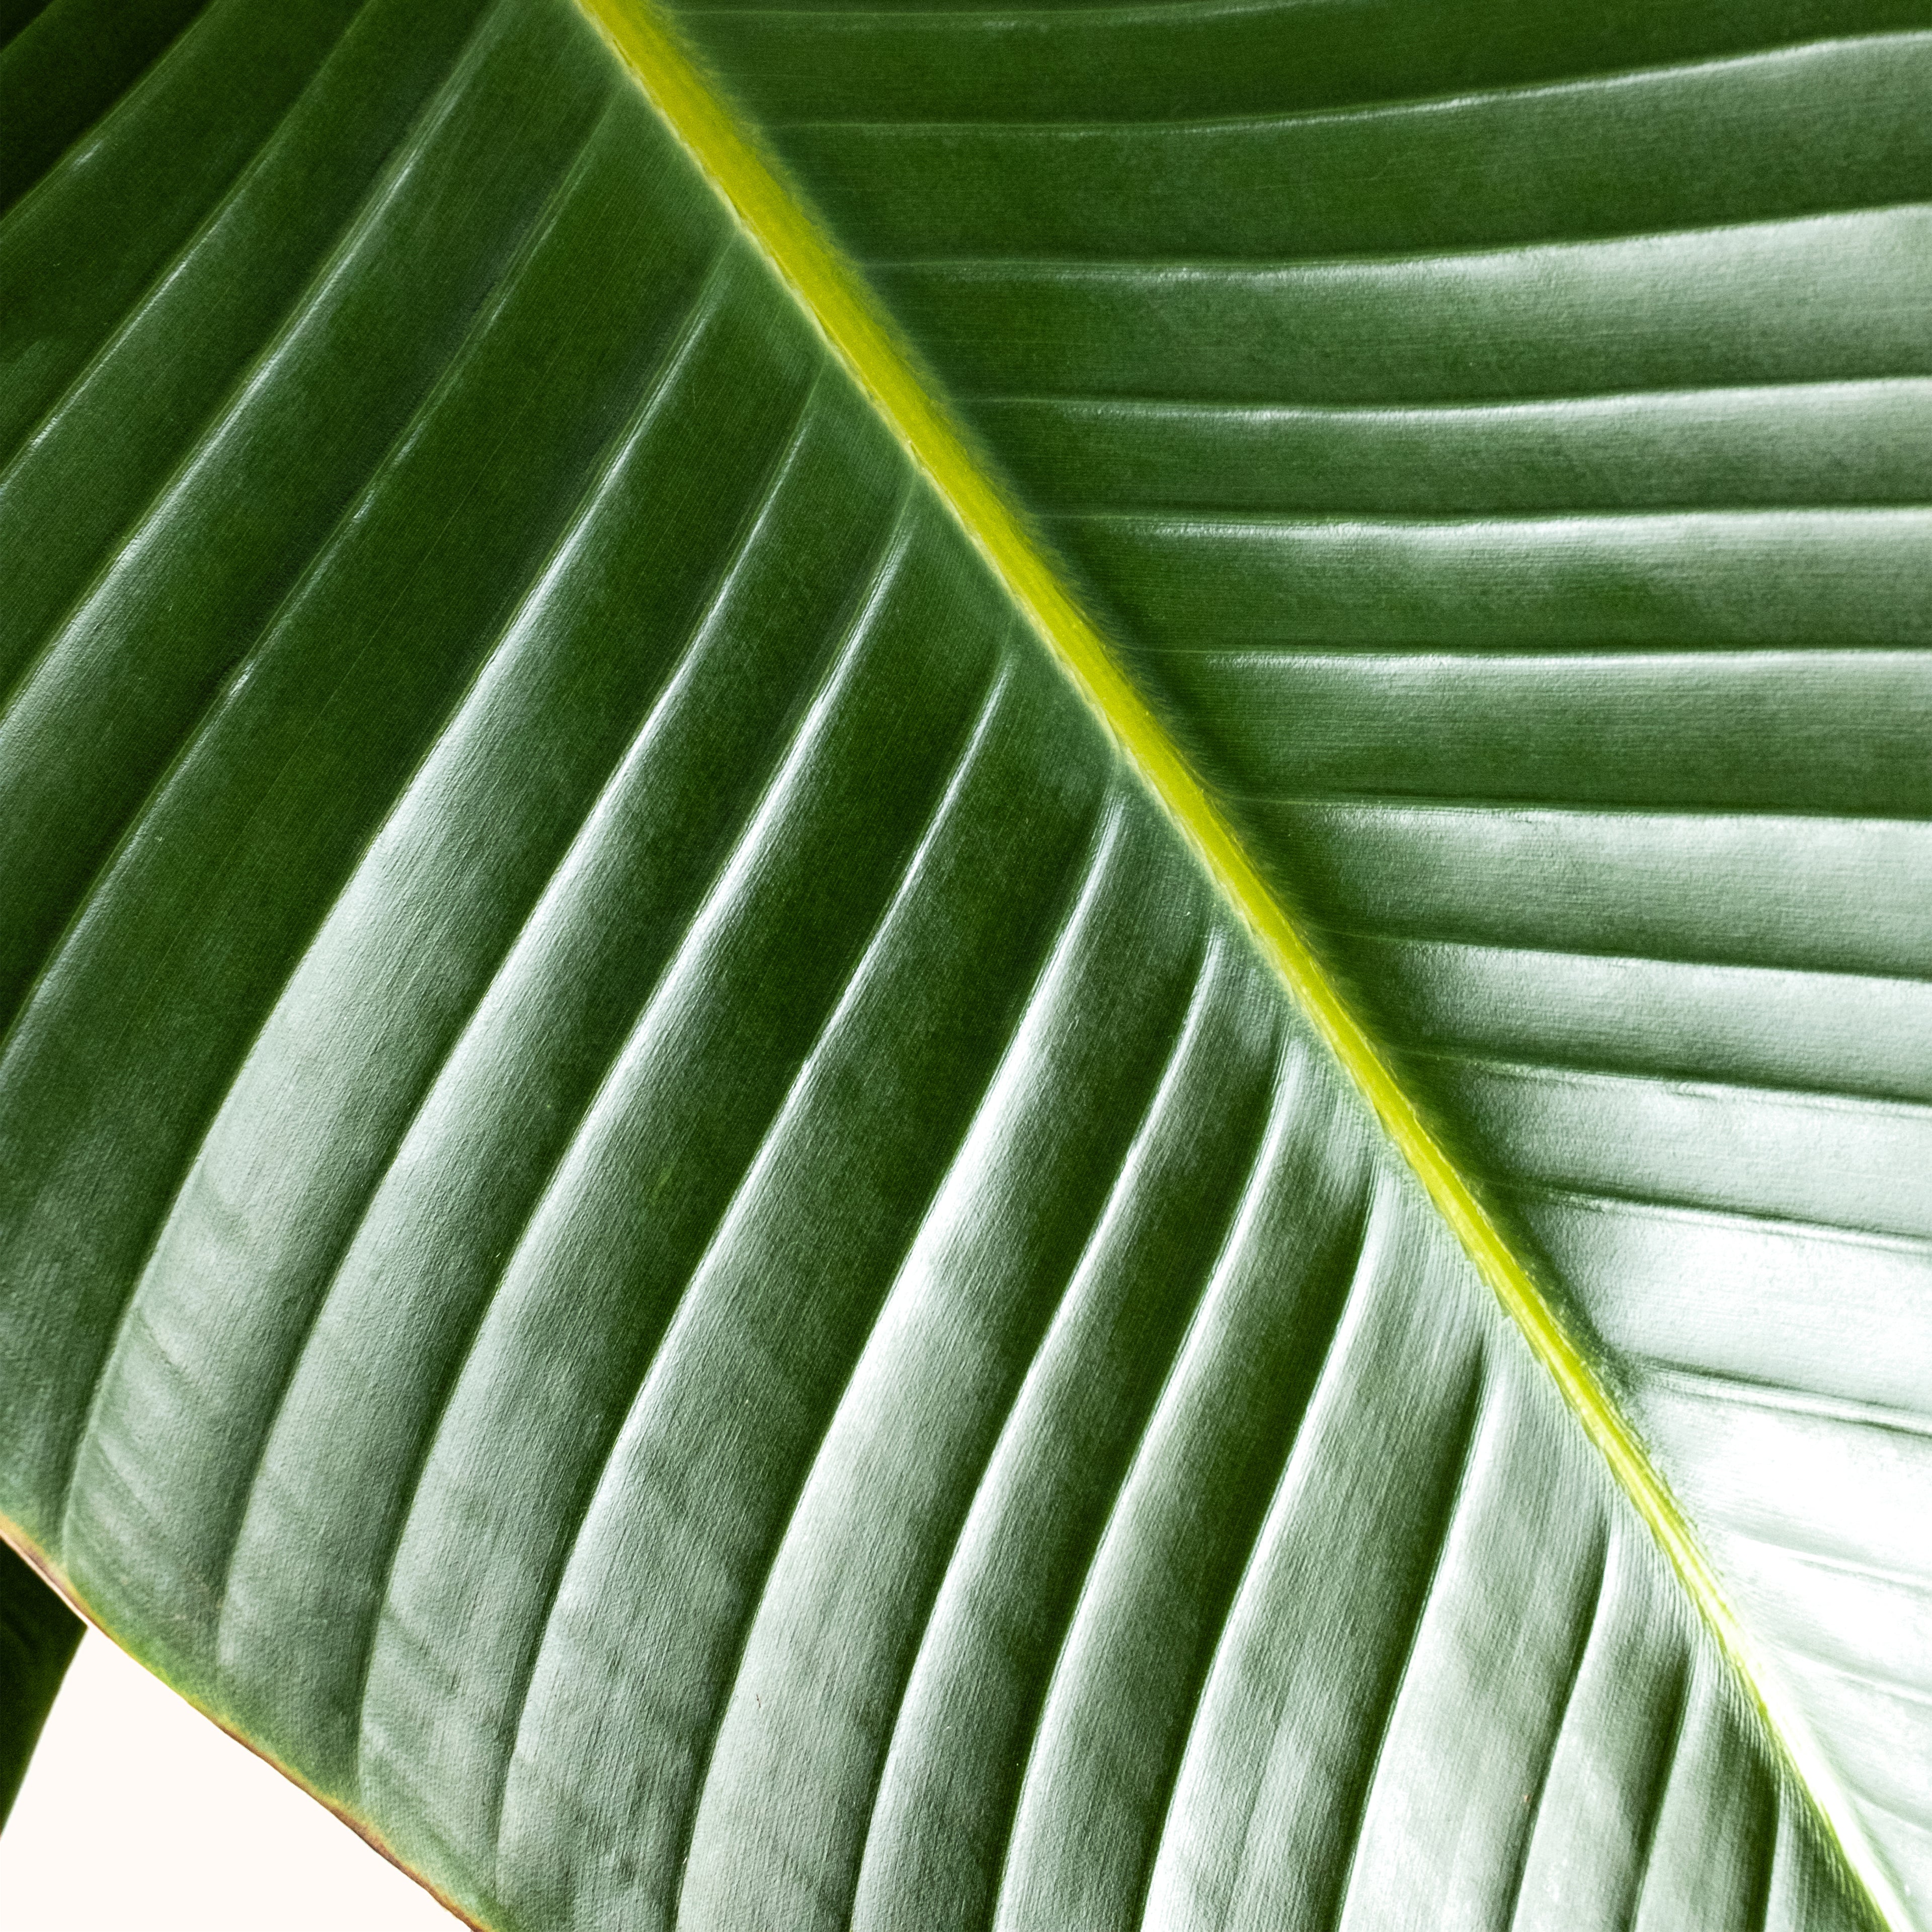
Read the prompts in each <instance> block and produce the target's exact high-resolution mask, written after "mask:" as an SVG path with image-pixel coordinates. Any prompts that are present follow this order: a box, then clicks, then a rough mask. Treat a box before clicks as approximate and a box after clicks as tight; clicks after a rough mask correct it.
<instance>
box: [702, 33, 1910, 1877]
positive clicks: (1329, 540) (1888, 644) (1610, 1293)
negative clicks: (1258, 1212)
mask: <svg viewBox="0 0 1932 1932" xmlns="http://www.w3.org/2000/svg"><path fill="white" fill-rule="evenodd" d="M1573 13H1574V17H1562V18H1559V17H1557V16H1556V13H1555V12H1554V11H1553V10H1547V9H1532V8H1527V7H1525V8H1521V9H1512V8H1508V7H1497V6H1495V5H1483V6H1474V5H1472V6H1466V7H1443V6H1441V5H1433V4H1430V5H1412V4H1405V0H1389V4H1385V5H1378V6H1374V7H1362V8H1355V9H1346V10H1344V9H1340V8H1308V7H1294V6H1280V7H1268V6H1263V7H1256V8H1244V9H1240V10H1226V11H1225V12H1216V11H1214V10H1205V9H1204V10H1193V9H1137V10H1136V9H1115V10H1103V11H1093V10H1085V9H1080V10H1073V11H1069V12H1064V13H1062V12H1055V13H1044V12H1035V13H1007V14H989V13H963V12H959V13H956V12H951V11H947V10H934V11H932V12H930V13H921V14H919V16H917V17H911V16H907V15H898V16H884V15H880V14H875V13H862V12H857V11H843V10H836V9H834V10H827V11H811V12H798V11H793V10H770V9H761V8H753V9H727V10H710V9H708V8H703V9H700V8H693V9H691V10H690V11H689V12H688V15H687V17H688V20H689V21H690V23H691V28H692V29H693V31H694V33H696V34H697V35H698V36H699V37H700V39H701V40H702V43H703V46H704V47H705V48H706V50H707V52H709V54H710V55H711V56H712V58H713V59H714V60H715V62H716V63H717V64H718V67H719V68H720V70H721V72H722V73H723V74H724V75H725V76H726V77H727V79H728V80H729V81H730V83H732V84H733V86H735V87H736V89H738V90H739V92H741V93H742V95H743V97H744V98H745V99H746V100H747V101H748V102H749V103H751V104H752V106H753V107H754V108H755V110H756V111H757V113H759V114H760V115H761V116H762V117H763V118H764V119H765V120H766V122H767V124H769V127H771V128H772V139H774V141H775V143H776V144H777V145H778V147H779V148H781V151H782V152H783V153H784V155H785V157H786V158H787V160H788V161H789V162H790V163H791V165H792V166H793V168H794V169H796V171H797V172H798V173H799V176H800V178H802V180H803V181H804V182H805V184H806V185H807V186H808V187H809V188H810V189H811V190H812V191H813V192H814V193H815V194H816V195H817V197H818V198H819V199H820V201H821V202H822V203H823V205H824V206H825V207H826V208H827V209H828V210H829V211H830V213H831V214H832V217H833V218H834V220H835V222H836V223H837V225H838V228H839V230H840V232H841V235H842V236H844V239H845V240H846V241H847V244H848V245H849V246H850V248H852V249H853V252H854V253H855V254H858V255H859V257H861V258H862V260H865V262H866V263H868V266H870V267H871V270H872V272H873V274H874V277H875V278H876V279H877V282H878V284H879V285H880V287H881V288H882V290H883V291H884V292H885V293H886V297H887V299H888V300H889V302H891V304H892V306H893V308H894V309H895V312H896V313H897V314H898V316H899V317H901V320H903V321H904V323H906V324H907V326H909V327H910V329H911V330H912V331H913V334H914V336H915V339H916V341H917V343H918V345H919V347H920V349H921V350H922V351H923V352H924V353H925V354H926V356H928V357H929V359H931V361H932V363H933V365H935V368H937V370H938V372H939V374H940V375H941V377H942V378H943V379H944V380H945V381H946V382H947V384H948V386H949V387H950V389H951V390H952V391H953V393H954V395H956V398H958V399H959V402H960V404H961V406H962V408H963V409H964V410H965V412H966V413H967V414H968V416H969V418H970V419H971V422H973V424H974V425H975V427H976V428H977V429H978V431H980V434H981V435H982V437H983V438H984V439H985V440H986V443H987V445H988V446H989V449H991V450H992V452H994V454H995V455H996V456H997V458H998V459H999V460H1001V461H1002V462H1003V463H1004V464H1005V465H1006V466H1007V468H1008V469H1010V472H1012V474H1013V476H1014V477H1015V478H1016V479H1017V481H1018V483H1019V487H1021V489H1022V491H1023V493H1024V494H1025V497H1026V499H1027V500H1028V502H1030V503H1031V505H1032V506H1033V507H1034V510H1035V511H1036V512H1037V514H1039V515H1040V517H1041V518H1042V519H1043V521H1044V522H1045V523H1046V526H1047V527H1048V528H1049V530H1050V531H1051V532H1052V535H1053V537H1054V538H1055V540H1056V541H1058V543H1059V544H1061V546H1062V547H1063V548H1064V550H1065V551H1066V553H1067V555H1068V556H1069V557H1070V559H1072V560H1073V562H1074V564H1075V565H1076V567H1077V568H1079V570H1080V571H1082V573H1083V574H1084V575H1085V578H1086V579H1087V580H1088V583H1089V584H1090V586H1091V590H1092V594H1094V595H1095V596H1096V597H1097V598H1098V599H1099V600H1100V601H1101V602H1102V603H1103V604H1104V606H1105V607H1107V608H1108V609H1109V610H1111V611H1112V613H1113V614H1114V616H1115V625H1114V628H1115V632H1116V634H1117V635H1118V636H1119V637H1121V639H1122V640H1124V642H1125V643H1127V645H1128V646H1129V647H1130V649H1131V651H1132V653H1133V662H1134V664H1135V666H1136V669H1137V670H1139V673H1140V674H1141V676H1142V678H1143V679H1144V680H1145V682H1146V683H1147V684H1148V686H1149V687H1150V688H1151V689H1152V690H1153V691H1155V692H1156V693H1157V694H1159V695H1160V697H1162V698H1163V699H1164V700H1165V703H1166V707H1167V709H1168V712H1169V716H1170V717H1171V718H1172V721H1173V722H1174V724H1175V728H1176V729H1177V730H1178V731H1179V732H1180V733H1181V735H1182V736H1183V737H1184V739H1185V740H1186V742H1188V743H1189V744H1190V745H1191V746H1192V747H1193V749H1194V751H1195V752H1196V756H1197V757H1198V758H1199V760H1200V762H1201V763H1202V766H1203V768H1204V769H1205V771H1206V772H1207V773H1208V775H1209V777H1210V778H1211V781H1213V782H1214V783H1215V784H1216V785H1217V787H1218V788H1219V789H1220V790H1221V792H1222V793H1223V795H1224V796H1227V797H1228V798H1229V799H1232V800H1235V801H1236V802H1237V803H1236V807H1235V808H1236V810H1237V811H1238V814H1239V815H1240V816H1241V818H1242V819H1243V820H1244V822H1245V824H1246V826H1247V831H1248V833H1249V837H1250V843H1251V844H1252V847H1253V849H1254V850H1255V851H1256V853H1257V854H1258V855H1259V856H1260V857H1261V858H1262V861H1263V862H1264V864H1265V865H1267V866H1268V868H1270V870H1271V872H1272V874H1273V875H1274V877H1275V879H1276V880H1277V882H1278V883H1279V885H1280V887H1281V889H1283V892H1284V893H1285V894H1286V895H1288V896H1289V897H1290V898H1292V899H1293V900H1295V901H1296V902H1298V904H1301V906H1302V907H1304V909H1305V910H1306V912H1307V915H1308V916H1309V917H1310V919H1311V922H1313V923H1314V924H1316V926H1319V929H1320V930H1321V932H1322V935H1323V936H1324V938H1325V942H1326V946H1327V949H1328V951H1329V953H1330V955H1331V958H1332V959H1334V962H1335V963H1336V965H1337V968H1338V970H1339V971H1340V973H1341V974H1342V975H1343V977H1345V979H1346V980H1347V981H1348V983H1349V984H1350V985H1351V986H1353V987H1354V988H1355V989H1356V991H1357V993H1358V997H1359V998H1361V1000H1362V1001H1363V1002H1364V1004H1365V1006H1367V1007H1368V1008H1369V1009H1370V1010H1371V1011H1372V1012H1373V1013H1375V1015H1376V1017H1377V1019H1378V1020H1379V1022H1380V1027H1381V1030H1382V1031H1383V1033H1384V1034H1385V1036H1386V1037H1389V1038H1391V1040H1394V1041H1395V1042H1397V1043H1400V1045H1401V1046H1403V1048H1405V1049H1406V1055H1405V1059H1406V1070H1407V1073H1408V1075H1409V1078H1410V1079H1411V1080H1412V1082H1413V1083H1414V1084H1415V1085H1416V1086H1417V1088H1418V1089H1419V1090H1420V1091H1423V1092H1424V1094H1426V1095H1427V1097H1428V1098H1429V1100H1430V1101H1431V1103H1433V1108H1434V1110H1435V1112H1436V1114H1437V1115H1438V1118H1440V1119H1441V1120H1442V1121H1443V1122H1444V1124H1445V1127H1447V1129H1448V1131H1449V1132H1450V1133H1451V1136H1452V1138H1453V1139H1454V1142H1455V1144H1456V1145H1457V1146H1458V1147H1459V1148H1460V1149H1461V1150H1462V1151H1463V1154H1464V1156H1465V1158H1466V1160H1468V1161H1469V1163H1470V1164H1471V1165H1472V1166H1474V1167H1476V1168H1477V1169H1478V1170H1479V1171H1481V1172H1483V1173H1484V1174H1485V1175H1487V1177H1488V1178H1490V1181H1491V1183H1492V1184H1493V1187H1495V1188H1496V1191H1497V1192H1498V1193H1499V1194H1501V1195H1502V1196H1503V1198H1505V1199H1507V1200H1508V1202H1510V1203H1511V1205H1512V1206H1513V1207H1514V1211H1515V1219H1516V1221H1517V1226H1518V1228H1519V1230H1520V1232H1521V1234H1522V1235H1523V1236H1524V1237H1525V1238H1526V1240H1527V1241H1529V1243H1530V1244H1533V1245H1534V1246H1535V1247H1538V1248H1540V1249H1541V1251H1542V1253H1544V1255H1545V1256H1547V1258H1548V1263H1549V1266H1548V1269H1547V1272H1549V1273H1550V1274H1552V1275H1553V1276H1554V1277H1556V1278H1557V1279H1559V1280H1562V1282H1563V1283H1565V1285H1566V1286H1568V1288H1569V1289H1570V1290H1571V1292H1573V1293H1574V1294H1575V1295H1577V1297H1578V1298H1580V1301H1581V1302H1582V1303H1583V1306H1584V1307H1585V1309H1586V1311H1587V1313H1588V1315H1589V1317H1590V1318H1591V1319H1592V1322H1593V1323H1594V1325H1595V1328H1596V1331H1597V1332H1598V1334H1599V1336H1600V1337H1601V1338H1602V1339H1603V1340H1604V1342H1605V1343H1607V1344H1608V1345H1609V1346H1610V1349H1611V1351H1612V1352H1613V1357H1614V1360H1615V1363H1616V1372H1617V1373H1618V1375H1619V1379H1620V1380H1621V1382H1622V1385H1623V1386H1624V1388H1625V1390H1626V1391H1627V1392H1628V1400H1629V1403H1630V1404H1631V1409H1632V1411H1633V1412H1634V1415H1635V1416H1636V1417H1637V1420H1638V1421H1639V1422H1640V1425H1641V1427H1643V1431H1644V1433H1645V1434H1646V1436H1647V1437H1648V1438H1649V1441H1650V1442H1651V1444H1652V1446H1653V1448H1654V1449H1655V1452H1656V1454H1658V1457H1660V1459H1661V1461H1662V1463H1663V1465H1664V1469H1665V1471H1666V1472H1667V1475H1669V1476H1670V1478H1672V1479H1673V1482H1674V1484H1675V1485H1676V1488H1677V1490H1678V1492H1679V1495H1680V1496H1682V1498H1683V1499H1685V1502H1687V1504H1688V1506H1689V1508H1690V1510H1691V1514H1692V1515H1693V1517H1694V1518H1695V1519H1696V1520H1697V1523H1698V1524H1699V1526H1700V1529H1702V1531H1703V1533H1704V1535H1705V1536H1706V1539H1707V1540H1708V1541H1709V1544H1710V1545H1711V1546H1712V1549H1713V1550H1714V1553H1715V1556H1716V1557H1717V1559H1718V1563H1719V1566H1720V1568H1721V1569H1722V1570H1723V1571H1724V1573H1725V1574H1726V1577H1727V1581H1728V1583H1730V1588H1731V1590H1732V1592H1733V1595H1734V1598H1735V1599H1736V1601H1737V1602H1738V1603H1739V1605H1740V1606H1741V1607H1742V1609H1743V1610H1744V1611H1745V1614H1746V1616H1747V1619H1748V1622H1751V1623H1752V1624H1753V1625H1754V1626H1755V1630H1756V1633H1757V1636H1758V1637H1759V1638H1760V1643H1761V1647H1762V1649H1763V1651H1764V1652H1766V1654H1767V1655H1768V1657H1769V1658H1770V1660H1771V1661H1773V1662H1774V1663H1775V1667H1777V1668H1778V1670H1781V1672H1782V1673H1784V1674H1785V1675H1786V1676H1787V1678H1788V1680H1789V1682H1790V1686H1791V1689H1792V1692H1793V1696H1794V1697H1795V1698H1796V1701H1797V1702H1799V1703H1800V1704H1801V1705H1802V1706H1803V1707H1804V1708H1805V1710H1806V1711H1807V1712H1808V1715H1809V1716H1810V1718H1811V1721H1812V1723H1813V1724H1814V1725H1815V1727H1817V1730H1819V1731H1820V1733H1821V1734H1822V1735H1823V1736H1824V1737H1825V1738H1826V1740H1827V1742H1829V1744H1831V1745H1832V1746H1834V1747H1835V1749H1836V1751H1837V1754H1838V1757H1839V1760H1840V1763H1841V1767H1842V1769H1843V1774H1844V1775H1845V1776H1846V1778H1847V1779H1848V1780H1849V1781H1850V1782H1851V1783H1852V1784H1854V1785H1855V1787H1858V1789H1859V1790H1861V1792H1862V1793H1863V1794H1864V1799H1865V1801H1866V1805H1865V1809H1866V1814H1867V1820H1868V1823H1869V1826H1870V1829H1871V1830H1872V1832H1873V1834H1874V1835H1876V1837H1877V1838H1879V1839H1880V1840H1881V1841H1882V1842H1883V1843H1885V1845H1886V1846H1887V1847H1888V1850H1889V1852H1890V1853H1891V1856H1892V1857H1893V1858H1894V1860H1895V1861H1897V1865H1898V1867H1899V1868H1900V1871H1901V1873H1908V1874H1909V1879H1910V1883H1911V1885H1912V1890H1913V1893H1914V1895H1915V1897H1918V1898H1919V1899H1921V1900H1932V1596H1929V1595H1928V1592H1929V1591H1932V1508H1928V1500H1932V1443H1928V1429H1927V1391H1928V1390H1932V983H1928V979H1927V971H1928V962H1932V833H1928V829H1927V823H1926V820H1927V807H1928V803H1932V790H1928V786H1932V508H1927V505H1928V504H1932V114H1928V113H1927V111H1926V104H1927V101H1928V100H1932V31H1928V29H1932V15H1928V14H1927V13H1926V12H1925V10H1924V9H1923V8H1922V7H1919V8H1912V7H1891V6H1865V5H1861V6H1859V7H1855V8H1852V9H1846V8H1845V7H1832V8H1829V9H1826V8H1822V7H1803V6H1787V7H1775V8H1773V7H1765V6H1763V5H1758V4H1750V5H1730V6H1725V5H1715V6H1706V7H1694V8H1686V7H1677V6H1672V7H1663V6H1655V7H1652V6H1643V7H1589V8H1586V9H1583V10H1573ZM1103 48H1104V55H1103V54H1102V53H1101V52H1100V49H1103ZM1001 62H1011V63H1012V68H1011V70H1010V71H1008V70H1007V69H1006V68H1000V74H1001V78H1000V80H997V81H996V80H995V79H994V78H993V74H992V70H993V69H994V68H995V67H998V65H999V64H1000V63H1001ZM1022 76H1026V77H1031V80H1027V79H1025V78H1022Z"/></svg>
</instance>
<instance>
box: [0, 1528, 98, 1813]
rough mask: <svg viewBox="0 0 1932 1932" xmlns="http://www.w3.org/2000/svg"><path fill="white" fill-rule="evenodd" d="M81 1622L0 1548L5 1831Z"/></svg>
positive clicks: (0, 1785) (0, 1754)
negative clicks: (8, 1815) (8, 1816)
mask: <svg viewBox="0 0 1932 1932" xmlns="http://www.w3.org/2000/svg"><path fill="white" fill-rule="evenodd" d="M82 1628H83V1625H82V1624H81V1621H80V1619H79V1618H78V1617H77V1616H75V1615H74V1613H73V1611H71V1610H69V1609H68V1607H67V1606H66V1604H64V1603H62V1601H61V1600H60V1599H59V1598H58V1597H57V1596H55V1595H54V1593H53V1592H52V1591H51V1590H50V1589H48V1588H47V1586H46V1584H45V1583H43V1582H42V1581H41V1580H40V1578H39V1577H37V1576H36V1575H34V1572H33V1571H32V1570H31V1568H29V1567H28V1565H26V1563H25V1562H23V1561H22V1560H21V1559H20V1558H19V1557H18V1556H15V1555H14V1553H13V1551H12V1550H9V1549H7V1548H6V1547H4V1546H0V1826H5V1824H6V1823H7V1813H8V1812H9V1811H11V1810H12V1809H13V1800H14V1799H15V1798H16V1797H17V1796H18V1795H19V1793H20V1781H21V1780H22V1779H23V1778H25V1777H26V1775H27V1762H28V1759H30V1758H31V1757H32V1756H33V1754H34V1745H35V1744H36V1743H37V1742H38V1740H39V1738H40V1727H41V1726H42V1725H43V1724H45V1723H46V1721H47V1712H49V1710H50V1709H52V1707H53V1701H54V1696H55V1693H56V1692H57V1691H58V1690H59V1689H60V1687H61V1679H62V1678H63V1677H65V1676H66V1675H67V1667H68V1664H69V1662H70V1661H71V1660H72V1658H73V1656H74V1650H75V1648H76V1646H77V1645H78V1644H79V1643H80V1634H81V1631H82Z"/></svg>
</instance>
